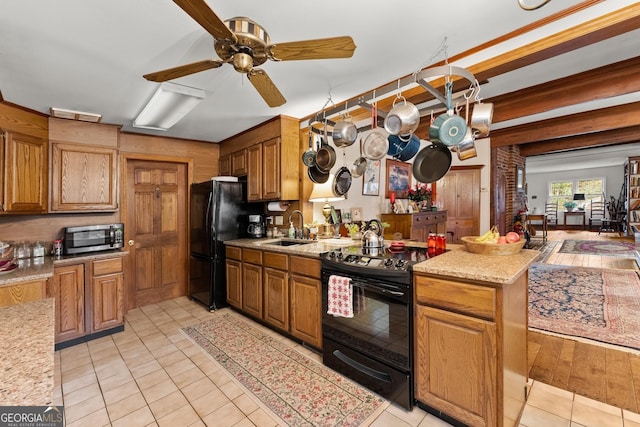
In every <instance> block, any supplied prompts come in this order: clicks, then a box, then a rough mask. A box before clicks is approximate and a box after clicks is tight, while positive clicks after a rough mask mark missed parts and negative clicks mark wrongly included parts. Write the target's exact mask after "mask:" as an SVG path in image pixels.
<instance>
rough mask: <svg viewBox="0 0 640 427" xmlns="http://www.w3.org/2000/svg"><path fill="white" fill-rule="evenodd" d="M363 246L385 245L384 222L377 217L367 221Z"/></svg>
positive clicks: (375, 246) (363, 234) (363, 235)
mask: <svg viewBox="0 0 640 427" xmlns="http://www.w3.org/2000/svg"><path fill="white" fill-rule="evenodd" d="M362 247H363V248H382V247H384V237H382V224H381V223H380V221H378V220H377V219H372V220H370V221H369V222H367V225H366V226H365V231H364V233H362Z"/></svg>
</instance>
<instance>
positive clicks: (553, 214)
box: [544, 202, 558, 226]
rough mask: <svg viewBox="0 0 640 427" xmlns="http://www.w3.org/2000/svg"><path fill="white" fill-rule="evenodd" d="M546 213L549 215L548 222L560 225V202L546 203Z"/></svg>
mask: <svg viewBox="0 0 640 427" xmlns="http://www.w3.org/2000/svg"><path fill="white" fill-rule="evenodd" d="M544 213H545V215H547V224H553V225H554V226H557V225H558V202H547V203H545V204H544Z"/></svg>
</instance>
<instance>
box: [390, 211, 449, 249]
mask: <svg viewBox="0 0 640 427" xmlns="http://www.w3.org/2000/svg"><path fill="white" fill-rule="evenodd" d="M381 219H382V221H383V222H387V223H389V225H390V226H389V227H387V228H385V229H384V238H385V239H387V240H393V235H394V234H395V233H401V234H402V238H403V239H410V240H415V241H417V242H426V241H427V236H428V235H429V233H436V234H445V233H446V232H447V211H427V212H417V213H412V214H382V215H381Z"/></svg>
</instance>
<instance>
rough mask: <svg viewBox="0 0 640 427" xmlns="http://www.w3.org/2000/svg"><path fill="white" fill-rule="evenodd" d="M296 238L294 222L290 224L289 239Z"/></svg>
mask: <svg viewBox="0 0 640 427" xmlns="http://www.w3.org/2000/svg"><path fill="white" fill-rule="evenodd" d="M295 237H296V229H295V228H293V222H289V238H291V239H295Z"/></svg>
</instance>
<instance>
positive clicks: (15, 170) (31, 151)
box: [0, 130, 49, 214]
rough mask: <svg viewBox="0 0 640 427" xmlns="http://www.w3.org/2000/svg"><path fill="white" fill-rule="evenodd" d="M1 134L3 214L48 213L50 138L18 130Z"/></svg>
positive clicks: (0, 193)
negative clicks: (48, 139)
mask: <svg viewBox="0 0 640 427" xmlns="http://www.w3.org/2000/svg"><path fill="white" fill-rule="evenodd" d="M0 133H1V134H2V143H1V144H0V168H2V170H1V171H0V199H1V202H2V213H21V214H32V213H34V214H41V213H46V212H47V208H48V206H47V194H48V184H47V183H48V174H47V165H48V156H49V154H48V141H47V140H46V139H44V138H40V137H37V136H32V135H26V134H23V133H19V132H14V131H8V130H0Z"/></svg>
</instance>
